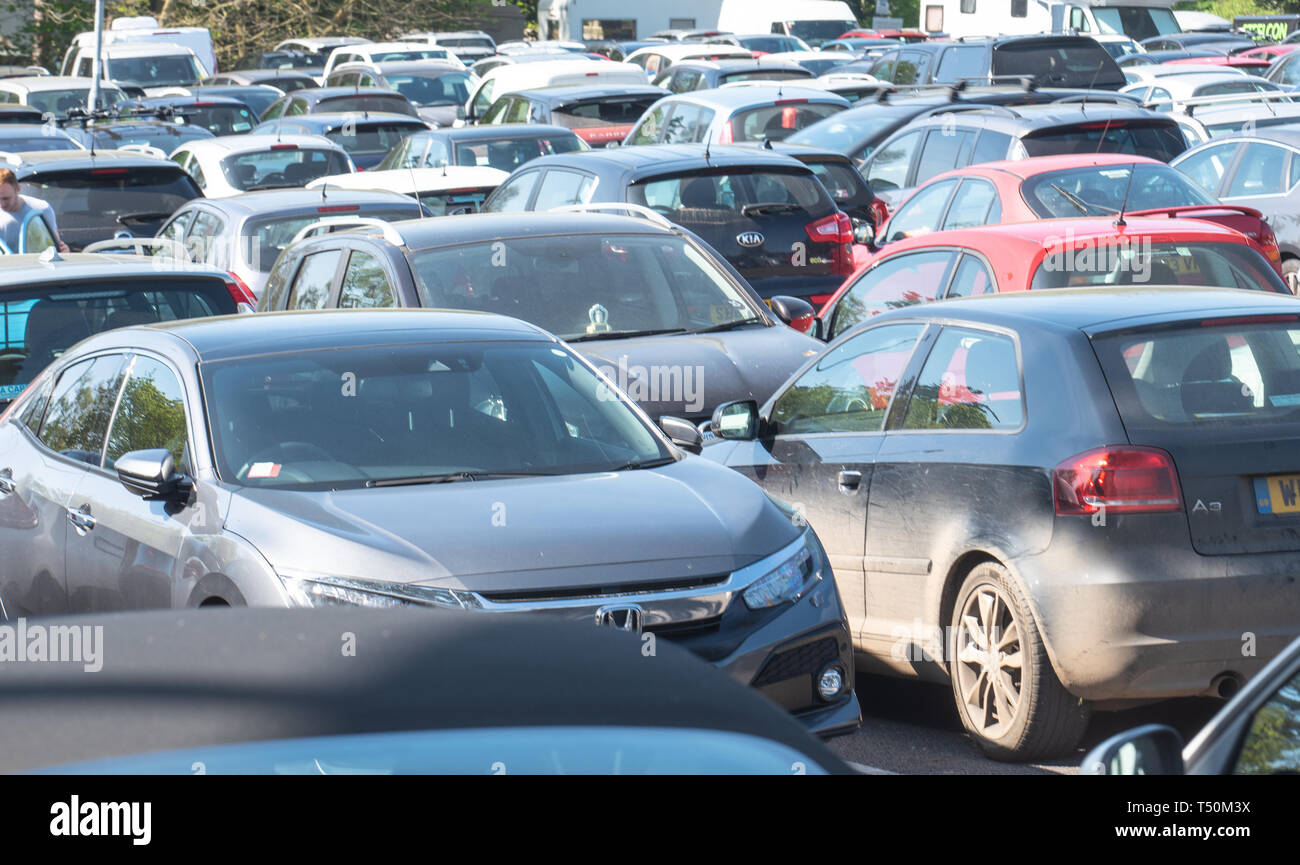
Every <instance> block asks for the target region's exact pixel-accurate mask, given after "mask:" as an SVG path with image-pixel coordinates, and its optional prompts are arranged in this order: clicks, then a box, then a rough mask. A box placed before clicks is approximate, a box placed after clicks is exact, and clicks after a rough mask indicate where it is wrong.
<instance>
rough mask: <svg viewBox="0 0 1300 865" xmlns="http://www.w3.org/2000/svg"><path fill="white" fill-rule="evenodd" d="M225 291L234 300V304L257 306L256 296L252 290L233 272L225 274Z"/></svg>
mask: <svg viewBox="0 0 1300 865" xmlns="http://www.w3.org/2000/svg"><path fill="white" fill-rule="evenodd" d="M226 291H228V292H230V297H231V298H232V299H233V300H234V301H235V305H236V306H238V305H239V304H241V303H246V304H248V305H249V306H251V307H253V308H255V309H256V308H257V297H256V295H254V294H253V290H252V289H250V288H249V287H248V285H247V284H246V283H245V282H244V281H243V280H242V279H240V278H239V277H238V276H236V275H235V274H233V273H227V274H226Z"/></svg>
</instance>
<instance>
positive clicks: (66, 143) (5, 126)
mask: <svg viewBox="0 0 1300 865" xmlns="http://www.w3.org/2000/svg"><path fill="white" fill-rule="evenodd" d="M81 140H83V139H82V136H81V135H80V134H78V132H77V131H76V130H73V131H71V132H69V131H66V130H62V129H56V130H51V129H50V127H48V126H46V125H45V124H43V123H40V122H39V119H38V122H36V123H0V152H3V153H22V152H23V151H36V150H80V149H81V145H80V144H79V143H78V142H80V141H81ZM108 146H109V147H111V146H112V145H108Z"/></svg>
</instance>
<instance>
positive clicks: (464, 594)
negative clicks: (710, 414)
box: [0, 310, 859, 736]
mask: <svg viewBox="0 0 1300 865" xmlns="http://www.w3.org/2000/svg"><path fill="white" fill-rule="evenodd" d="M659 424H660V426H662V427H663V430H660V429H659V428H657V427H656V426H655V425H654V424H652V423H651V421H650V420H649V418H648V417H647V416H646V415H645V414H644V413H643V412H642V411H641V410H640V409H638V408H637V407H636V406H635V404H634V403H632V402H631V401H630V400H629V399H628V397H627V396H626V395H625V394H623V393H621V392H619V391H618V390H617V389H616V388H615V387H614V386H613V385H612V384H611V383H610V381H609V380H608V379H606V378H604V377H602V376H601V375H600V374H599V373H597V372H596V370H595V369H594V368H593V367H592V366H591V365H590V364H589V363H588V362H587V361H586V360H584V359H583V358H582V357H581V356H580V355H578V354H577V353H576V352H574V351H573V350H571V349H570V348H569V347H568V346H567V345H566V344H565V343H563V342H561V341H559V340H558V339H556V338H555V337H553V336H551V335H550V334H548V333H546V332H545V331H542V330H540V329H538V328H536V327H534V326H532V325H529V324H526V323H524V322H521V321H518V320H516V319H511V318H506V317H503V316H497V315H492V314H483V313H473V312H454V311H445V310H356V311H337V312H294V313H268V314H265V315H257V316H252V317H248V316H223V317H217V318H210V319H204V320H193V321H189V322H175V323H171V324H163V325H151V326H147V327H130V328H124V329H119V330H114V331H109V332H105V333H101V334H98V335H96V336H94V337H92V338H90V339H87V340H85V341H83V342H81V343H80V344H79V345H77V346H75V347H73V348H72V349H69V350H68V351H66V352H64V353H63V355H62V356H60V357H59V359H58V360H57V361H56V362H55V363H54V364H52V365H51V366H50V367H49V368H48V369H47V370H46V371H45V372H44V373H43V374H42V375H41V376H40V377H39V378H38V379H37V380H36V381H35V382H33V383H32V384H31V386H29V387H28V388H27V389H26V390H25V391H24V393H23V395H22V397H21V398H20V399H19V400H18V401H16V402H15V404H14V406H13V408H12V409H11V411H9V412H8V413H7V414H6V415H5V417H4V419H3V421H0V478H3V485H2V486H0V563H3V564H2V565H0V568H2V569H3V579H2V580H0V601H2V603H3V608H4V609H3V612H4V614H5V615H6V616H7V617H14V616H36V615H46V614H60V613H97V612H101V611H104V612H107V611H113V610H124V609H144V608H168V607H172V608H184V607H201V606H211V605H218V606H226V605H229V606H238V605H250V606H280V607H284V606H306V607H316V606H328V605H338V604H343V605H357V606H363V607H403V606H433V607H452V608H460V609H466V610H471V611H476V612H481V613H484V614H487V613H527V614H530V615H544V616H552V617H557V618H560V619H570V620H573V621H574V622H576V623H580V624H581V625H582V626H585V627H593V626H598V625H603V626H607V627H614V628H618V629H622V630H627V631H633V632H637V633H639V634H640V637H641V639H642V641H643V646H642V651H643V653H645V654H646V655H652V654H653V653H654V651H655V641H656V640H657V639H662V640H669V641H672V642H674V643H677V644H679V645H680V646H682V647H684V648H687V649H688V650H690V651H692V652H693V653H695V654H696V655H697V656H699V657H701V658H703V659H704V660H706V661H709V662H711V663H713V664H714V665H716V666H718V667H720V668H722V669H724V670H725V671H727V672H728V673H729V674H730V675H731V676H732V677H734V678H735V679H737V680H739V681H741V682H743V683H746V684H749V685H752V686H754V687H755V688H757V689H759V690H760V691H761V692H762V693H764V694H766V695H767V696H768V697H770V698H771V699H772V700H774V701H775V702H776V703H778V704H779V705H781V706H783V707H784V708H786V709H787V710H789V711H790V712H792V713H793V714H795V715H796V717H798V718H799V719H800V720H801V721H803V722H804V724H805V725H806V726H807V727H808V728H809V729H810V730H811V731H813V732H816V733H818V734H820V735H823V736H827V735H834V734H836V733H844V732H851V731H852V730H854V729H856V727H857V725H858V722H859V710H858V704H857V699H856V697H855V695H854V693H853V657H852V647H851V644H850V637H849V631H848V626H847V623H846V619H845V614H844V609H843V607H842V606H841V603H840V597H839V593H838V591H837V589H836V585H835V580H834V578H833V575H832V573H831V569H830V567H829V565H828V564H827V561H826V556H825V553H824V551H823V549H822V546H821V543H820V542H819V541H818V539H817V536H816V534H815V533H814V532H813V531H812V530H811V529H810V528H808V527H807V526H806V525H805V524H804V523H803V521H802V520H801V519H799V518H798V515H797V514H796V513H793V512H792V511H790V510H789V509H783V508H782V507H781V506H778V505H777V504H776V503H774V501H773V500H772V499H771V498H769V497H768V496H767V495H766V494H765V493H763V491H762V490H760V489H759V488H758V487H757V486H756V485H755V484H753V483H752V482H751V481H750V480H748V479H746V478H744V477H742V476H741V475H740V474H738V473H736V472H733V471H731V470H730V469H728V468H726V467H724V466H720V465H717V464H715V463H712V462H710V461H708V460H705V459H701V458H699V457H696V456H693V455H689V454H688V453H686V452H685V451H684V449H683V448H681V447H678V446H677V445H675V444H674V443H673V442H674V441H681V442H682V443H683V445H684V446H685V448H687V449H694V450H697V451H698V448H699V444H700V438H699V433H698V431H697V430H696V429H695V428H694V427H693V426H691V425H690V424H689V423H687V422H685V421H681V420H678V419H673V418H661V419H660V421H659ZM667 431H670V432H671V438H670V437H669V435H666V434H665V432H667ZM536 651H539V648H538V647H531V648H530V647H526V646H519V647H518V654H519V657H520V660H521V661H523V660H524V659H525V658H526V657H527V655H528V654H529V653H530V652H536Z"/></svg>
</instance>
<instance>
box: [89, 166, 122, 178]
mask: <svg viewBox="0 0 1300 865" xmlns="http://www.w3.org/2000/svg"><path fill="white" fill-rule="evenodd" d="M90 173H91V174H92V175H95V176H101V177H102V176H103V175H106V174H112V175H119V174H126V169H125V168H92V169H90Z"/></svg>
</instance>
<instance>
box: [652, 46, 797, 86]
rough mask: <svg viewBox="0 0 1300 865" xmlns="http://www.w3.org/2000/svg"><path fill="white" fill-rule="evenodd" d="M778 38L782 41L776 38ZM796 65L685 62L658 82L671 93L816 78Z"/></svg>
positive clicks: (733, 61) (704, 61) (756, 61)
mask: <svg viewBox="0 0 1300 865" xmlns="http://www.w3.org/2000/svg"><path fill="white" fill-rule="evenodd" d="M774 38H779V37H774ZM814 77H816V76H814V75H813V74H812V72H810V71H808V70H807V69H805V68H803V67H802V66H800V65H798V64H797V63H786V62H781V61H777V60H770V61H768V62H766V63H765V62H763V61H762V60H683V61H681V62H680V63H674V64H673V65H672V66H670V67H669V68H668V71H667V72H665V73H663V74H662V75H660V76H659V77H658V78H656V79H655V82H654V83H655V84H657V85H658V86H660V87H663V88H666V89H667V90H668V91H669V92H670V93H686V92H688V91H691V90H708V89H709V88H711V87H721V86H722V85H724V84H731V83H734V82H736V81H797V80H800V79H803V80H807V79H809V78H814Z"/></svg>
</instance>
